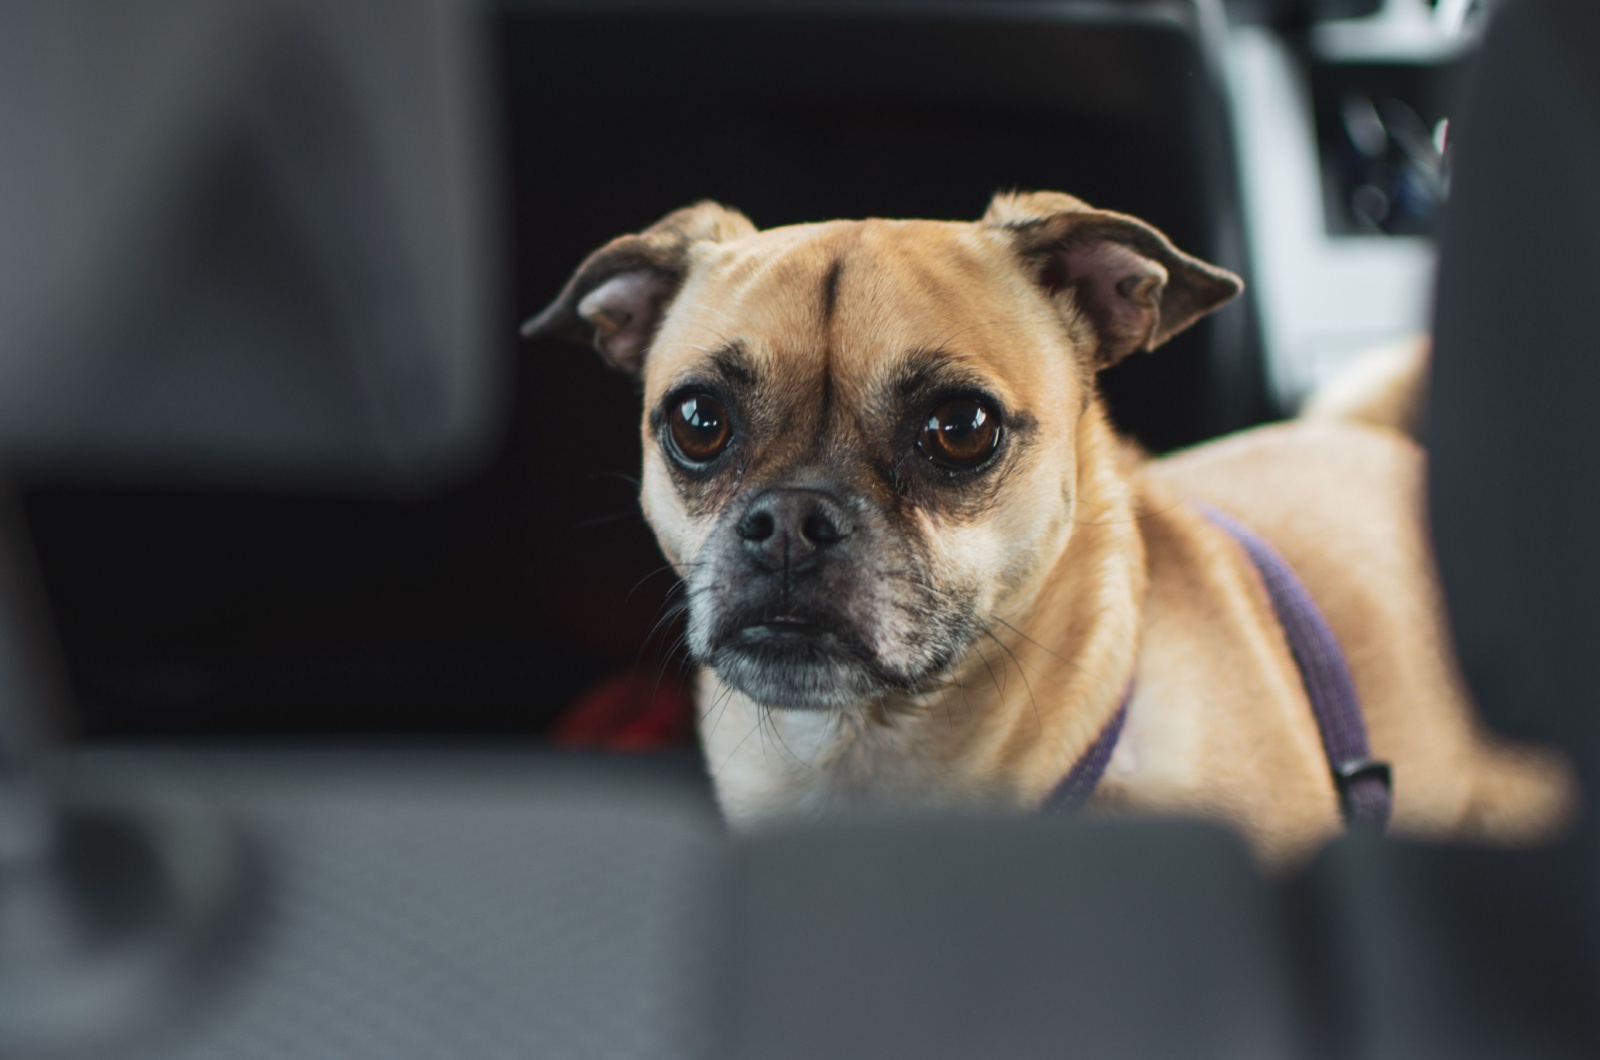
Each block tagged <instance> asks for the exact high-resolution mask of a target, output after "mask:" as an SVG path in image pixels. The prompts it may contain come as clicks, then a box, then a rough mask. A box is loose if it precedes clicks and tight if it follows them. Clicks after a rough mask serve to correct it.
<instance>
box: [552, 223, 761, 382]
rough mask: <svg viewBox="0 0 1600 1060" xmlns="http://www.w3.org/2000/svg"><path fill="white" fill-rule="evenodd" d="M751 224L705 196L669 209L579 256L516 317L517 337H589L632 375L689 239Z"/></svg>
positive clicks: (736, 233)
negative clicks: (530, 309)
mask: <svg viewBox="0 0 1600 1060" xmlns="http://www.w3.org/2000/svg"><path fill="white" fill-rule="evenodd" d="M755 230H756V228H755V225H752V224H751V223H750V221H749V219H748V218H746V217H745V215H744V214H742V213H740V212H739V211H738V210H730V209H729V208H728V207H726V206H722V205H720V204H718V203H714V202H710V201H702V202H697V203H695V204H694V205H693V206H685V207H684V208H683V209H681V210H674V211H673V212H672V213H669V214H667V216H665V217H663V218H662V219H661V220H659V221H657V222H656V223H655V224H653V225H651V226H650V227H649V228H646V229H645V230H644V231H642V232H635V233H633V234H631V235H625V236H618V237H617V238H616V239H613V240H612V241H611V242H609V243H607V244H606V245H605V246H603V247H601V248H600V249H599V250H597V251H595V252H594V253H593V254H590V255H589V256H588V257H587V258H585V259H584V261H583V264H581V265H579V266H578V271H577V272H575V273H573V274H572V279H570V280H568V281H567V286H566V287H565V288H563V289H562V291H561V293H560V294H559V295H557V296H556V300H555V301H554V302H551V303H550V304H549V305H548V306H546V307H545V308H544V311H543V312H541V313H539V314H538V315H537V316H535V317H533V318H532V319H531V320H529V321H528V322H527V323H525V324H523V325H522V337H523V338H526V339H532V338H538V337H539V336H541V335H554V336H557V337H559V338H564V339H570V340H572V341H573V342H587V343H591V344H592V345H593V346H594V348H595V349H596V350H597V351H599V353H600V356H601V358H602V359H603V360H604V361H605V362H606V363H607V364H609V365H610V366H611V367H613V368H618V369H621V370H622V371H624V372H627V373H628V374H630V375H635V376H637V375H638V374H639V373H640V372H641V370H642V368H643V364H644V356H645V353H646V352H647V351H648V350H649V347H650V340H651V339H652V338H654V337H655V332H656V328H657V326H659V325H660V323H661V318H662V317H663V316H665V315H666V311H667V307H668V306H669V305H670V304H671V303H672V300H673V299H674V298H675V297H677V294H678V289H679V288H680V287H682V286H683V281H684V277H685V276H686V275H687V274H688V272H689V268H690V266H691V265H692V264H693V259H694V249H695V247H696V246H697V245H699V244H702V243H723V242H728V241H730V240H734V239H739V238H741V237H743V236H747V235H750V234H751V233H753V232H755Z"/></svg>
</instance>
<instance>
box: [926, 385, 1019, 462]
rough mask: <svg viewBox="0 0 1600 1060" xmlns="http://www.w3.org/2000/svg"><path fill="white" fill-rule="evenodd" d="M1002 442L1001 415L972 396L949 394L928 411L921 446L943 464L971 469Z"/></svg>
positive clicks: (931, 458)
mask: <svg viewBox="0 0 1600 1060" xmlns="http://www.w3.org/2000/svg"><path fill="white" fill-rule="evenodd" d="M999 444H1000V417H999V416H997V415H995V412H994V410H993V409H992V408H990V407H989V406H988V405H987V404H985V403H984V402H983V401H981V400H979V399H978V398H972V397H955V398H947V399H946V400H944V401H941V402H940V403H939V404H938V405H936V406H934V408H933V411H932V412H930V413H928V419H927V422H925V423H924V424H923V426H922V433H921V434H919V435H917V448H918V449H921V450H922V452H923V455H924V456H926V457H927V458H928V459H929V460H932V461H933V462H934V463H935V464H938V465H939V466H940V467H942V468H947V469H949V470H951V471H968V470H971V469H972V468H975V467H977V466H978V465H980V464H982V463H983V462H984V461H986V460H988V459H989V458H990V457H991V456H993V455H994V451H995V447H996V446H998V445H999Z"/></svg>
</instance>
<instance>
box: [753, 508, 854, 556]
mask: <svg viewBox="0 0 1600 1060" xmlns="http://www.w3.org/2000/svg"><path fill="white" fill-rule="evenodd" d="M737 529H738V531H739V536H740V537H741V538H743V539H744V546H745V548H746V549H747V550H748V551H749V553H750V555H751V557H752V558H754V559H755V561H756V563H758V564H760V565H761V566H762V567H764V568H765V569H767V570H769V571H777V570H783V569H785V568H788V569H790V570H800V569H802V568H804V567H805V566H806V565H807V564H809V563H811V562H812V561H813V560H815V559H816V557H817V555H818V554H819V553H821V552H823V551H825V550H827V549H829V548H832V547H833V546H834V545H837V544H838V543H839V542H841V541H843V540H844V539H845V538H847V537H849V536H850V532H851V530H852V529H853V527H852V526H851V523H850V517H849V516H848V515H846V514H845V512H844V509H843V508H842V507H841V506H840V505H839V503H838V502H837V501H835V500H834V499H833V498H832V497H830V496H828V495H827V494H826V493H823V492H821V491H820V490H811V489H772V490H767V491H766V492H765V493H763V494H761V495H760V496H759V497H757V498H756V499H755V500H754V501H752V502H751V503H750V507H748V508H746V509H745V513H744V516H743V517H742V518H740V520H739V526H738V528H737Z"/></svg>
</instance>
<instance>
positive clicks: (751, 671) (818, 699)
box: [708, 622, 899, 710]
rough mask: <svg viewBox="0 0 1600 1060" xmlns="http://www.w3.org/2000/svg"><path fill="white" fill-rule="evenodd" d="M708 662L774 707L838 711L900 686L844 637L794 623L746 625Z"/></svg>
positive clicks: (737, 685) (725, 640) (740, 688)
mask: <svg viewBox="0 0 1600 1060" xmlns="http://www.w3.org/2000/svg"><path fill="white" fill-rule="evenodd" d="M708 662H709V665H710V666H711V669H712V670H714V671H715V672H716V675H717V677H718V678H719V679H720V680H721V681H722V682H723V683H724V684H726V685H729V686H731V687H733V688H735V689H737V690H738V691H740V692H743V693H744V694H745V695H746V696H748V697H750V699H752V700H754V701H755V702H756V703H759V704H761V705H762V706H764V707H772V708H774V709H779V710H842V709H845V708H847V707H851V706H854V705H855V704H858V703H861V702H863V701H865V700H868V699H871V698H873V697H874V696H879V695H882V694H883V693H885V692H887V691H889V690H890V689H892V688H894V687H895V686H896V685H898V684H899V682H896V681H893V680H890V679H888V678H887V677H886V675H884V674H883V673H882V672H881V671H880V669H879V668H878V667H877V666H876V665H875V664H874V663H873V662H872V661H871V659H870V656H869V654H868V652H867V651H866V650H865V649H864V647H863V646H862V645H859V644H857V643H855V642H853V641H852V640H851V639H850V638H848V637H847V636H844V635H841V634H840V633H839V632H837V631H835V630H832V629H828V628H825V627H822V626H818V625H811V624H802V623H794V622H775V623H758V624H755V625H750V626H745V627H743V628H742V629H739V630H737V631H735V632H733V633H732V634H730V635H728V636H727V637H724V638H723V639H722V641H721V643H719V644H718V646H717V648H716V650H715V651H714V652H713V653H712V655H711V658H710V659H709V660H708Z"/></svg>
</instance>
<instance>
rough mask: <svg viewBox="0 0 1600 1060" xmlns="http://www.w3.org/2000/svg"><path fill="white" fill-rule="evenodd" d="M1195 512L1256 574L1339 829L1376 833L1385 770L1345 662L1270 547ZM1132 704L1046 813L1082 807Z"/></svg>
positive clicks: (1386, 788) (1212, 513) (1385, 809)
mask: <svg viewBox="0 0 1600 1060" xmlns="http://www.w3.org/2000/svg"><path fill="white" fill-rule="evenodd" d="M1200 511H1201V513H1202V514H1203V515H1205V517H1206V518H1207V519H1209V520H1211V522H1212V523H1213V524H1215V525H1216V526H1217V527H1218V528H1220V529H1222V530H1225V531H1227V533H1228V534H1229V535H1230V536H1231V537H1233V539H1234V540H1236V541H1238V542H1239V544H1240V545H1241V546H1242V547H1243V548H1244V550H1245V553H1246V555H1248V556H1249V557H1250V562H1251V563H1253V564H1254V565H1255V568H1256V570H1257V571H1259V572H1260V574H1261V581H1262V583H1263V584H1264V585H1265V586H1266V589H1267V595H1268V596H1269V597H1270V598H1271V600H1272V609H1273V611H1275V612H1276V613H1277V616H1278V624H1279V625H1280V626H1282V627H1283V635H1284V639H1286V640H1287V641H1288V642H1289V651H1290V653H1291V654H1292V655H1293V656H1294V661H1295V665H1296V666H1298V667H1299V668H1300V680H1301V682H1302V683H1303V684H1304V685H1305V689H1306V695H1307V697H1308V698H1309V699H1310V700H1311V711H1312V713H1313V714H1314V715H1315V716H1316V719H1317V728H1318V730H1320V732H1321V733H1322V749H1323V752H1324V753H1325V754H1326V755H1327V758H1328V767H1329V769H1330V770H1331V772H1332V773H1333V783H1334V787H1335V789H1336V790H1337V791H1338V793H1339V808H1340V810H1341V812H1342V813H1343V814H1344V820H1345V824H1346V825H1347V826H1349V827H1357V826H1371V827H1375V828H1377V829H1378V830H1380V831H1381V830H1382V829H1383V827H1384V826H1385V825H1386V824H1388V822H1389V813H1390V810H1391V808H1392V806H1393V796H1392V793H1391V778H1390V772H1389V765H1388V763H1386V762H1380V761H1377V760H1376V759H1374V758H1372V756H1371V750H1370V748H1369V746H1368V743H1367V723H1366V719H1365V718H1364V717H1363V716H1362V713H1361V700H1360V699H1359V698H1357V696H1356V688H1355V683H1354V682H1353V681H1352V680H1351V678H1350V667H1349V664H1348V663H1347V662H1346V661H1345V657H1344V652H1343V651H1342V650H1340V648H1339V641H1338V639H1337V638H1335V637H1334V635H1333V630H1332V629H1330V628H1329V626H1328V623H1327V620H1326V619H1324V618H1323V617H1322V612H1321V611H1320V610H1318V609H1317V605H1316V602H1315V601H1314V600H1312V599H1311V594H1310V593H1308V592H1307V591H1306V587H1305V585H1304V584H1302V583H1301V581H1300V579H1299V578H1298V577H1297V576H1296V575H1295V573H1294V570H1293V568H1291V567H1290V566H1289V564H1288V563H1287V562H1286V561H1285V560H1284V558H1283V557H1282V556H1280V555H1278V552H1277V550H1276V549H1274V548H1273V547H1272V546H1271V545H1269V544H1267V542H1266V541H1265V540H1264V539H1262V538H1261V537H1260V536H1259V535H1257V534H1256V533H1255V532H1254V531H1253V530H1251V529H1250V528H1248V527H1246V526H1245V525H1243V524H1242V523H1240V522H1239V521H1238V520H1236V519H1234V518H1233V517H1232V516H1230V515H1227V514H1225V513H1223V512H1220V511H1218V510H1217V509H1215V508H1212V507H1209V506H1205V505H1202V506H1201V507H1200ZM1132 698H1133V686H1132V685H1131V684H1130V685H1129V686H1128V691H1127V693H1126V694H1125V695H1124V696H1123V697H1122V704H1121V705H1120V706H1119V707H1118V708H1117V712H1116V713H1115V714H1113V715H1112V716H1111V720H1110V721H1108V722H1106V725H1105V728H1104V729H1102V730H1101V732H1100V735H1099V736H1097V737H1096V738H1095V741H1094V743H1092V744H1090V745H1089V749H1088V750H1086V751H1085V752H1084V753H1083V756H1082V757H1081V758H1079V759H1078V761H1077V763H1076V764H1075V765H1074V766H1073V767H1072V771H1071V772H1069V773H1068V774H1067V776H1066V778H1065V779H1063V780H1062V781H1061V783H1060V784H1059V785H1057V786H1056V789H1055V791H1053V792H1051V794H1050V797H1049V798H1048V799H1046V800H1045V806H1046V807H1048V808H1052V809H1054V808H1066V809H1075V808H1077V807H1079V806H1082V805H1083V804H1084V803H1085V802H1087V801H1088V799H1089V796H1090V795H1092V794H1093V793H1094V789H1095V786H1096V785H1097V784H1099V782H1100V778H1101V777H1102V776H1103V775H1104V774H1105V771H1106V765H1107V764H1108V763H1109V762H1110V761H1111V752H1112V751H1113V750H1114V749H1115V747H1116V744H1117V737H1118V736H1120V735H1121V734H1122V725H1123V722H1124V721H1126V720H1127V716H1128V702H1129V700H1131V699H1132Z"/></svg>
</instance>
